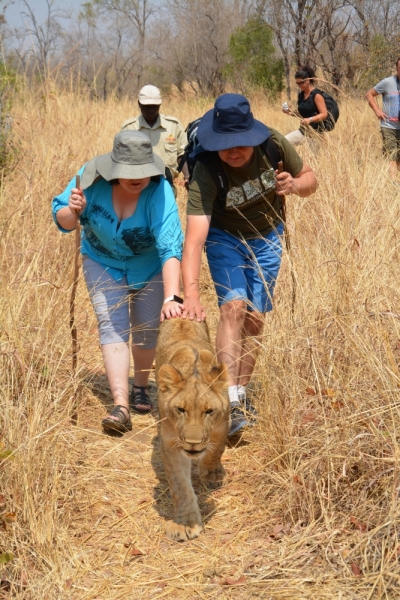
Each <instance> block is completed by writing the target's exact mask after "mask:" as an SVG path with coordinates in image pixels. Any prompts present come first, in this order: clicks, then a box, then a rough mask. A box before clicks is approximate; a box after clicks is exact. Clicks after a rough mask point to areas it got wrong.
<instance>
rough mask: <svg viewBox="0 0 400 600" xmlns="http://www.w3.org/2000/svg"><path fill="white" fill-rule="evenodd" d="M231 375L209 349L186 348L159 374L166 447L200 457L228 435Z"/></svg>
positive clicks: (163, 434)
mask: <svg viewBox="0 0 400 600" xmlns="http://www.w3.org/2000/svg"><path fill="white" fill-rule="evenodd" d="M227 387H228V373H227V369H226V366H225V365H224V364H223V363H218V362H217V361H216V360H215V358H214V357H213V355H212V353H211V352H210V351H209V350H205V349H202V350H199V351H197V350H195V349H194V348H192V347H190V346H183V347H181V348H179V350H177V351H176V352H175V353H174V354H173V356H172V357H171V359H170V360H169V361H168V364H164V365H162V367H161V368H160V370H159V373H158V389H159V409H160V417H161V420H162V421H161V429H162V436H163V441H164V444H167V445H168V446H170V447H172V446H173V447H175V448H176V447H177V446H180V448H181V449H182V450H183V451H184V452H185V454H186V455H187V456H190V457H191V458H200V456H201V455H202V454H203V453H204V451H205V450H206V449H207V447H208V446H209V445H210V444H218V443H224V442H225V438H226V435H227V432H228V421H229V400H228V394H227Z"/></svg>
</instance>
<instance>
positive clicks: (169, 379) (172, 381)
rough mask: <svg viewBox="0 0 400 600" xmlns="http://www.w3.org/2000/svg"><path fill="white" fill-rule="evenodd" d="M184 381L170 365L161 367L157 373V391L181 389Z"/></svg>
mask: <svg viewBox="0 0 400 600" xmlns="http://www.w3.org/2000/svg"><path fill="white" fill-rule="evenodd" d="M183 385H184V381H183V379H182V375H181V374H180V373H179V371H177V370H176V369H175V367H173V366H172V365H163V366H162V367H161V368H160V370H159V372H158V389H159V390H160V391H161V392H166V391H167V390H168V389H170V388H171V387H173V388H174V389H176V388H182V387H183Z"/></svg>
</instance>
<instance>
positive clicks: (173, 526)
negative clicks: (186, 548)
mask: <svg viewBox="0 0 400 600" xmlns="http://www.w3.org/2000/svg"><path fill="white" fill-rule="evenodd" d="M202 531H203V526H202V525H198V524H197V523H195V524H194V525H191V526H190V525H182V524H180V523H175V521H167V523H166V525H165V534H166V536H167V538H168V539H170V540H174V541H175V542H186V541H187V540H194V539H195V538H197V537H198V536H199V535H200V533H201V532H202Z"/></svg>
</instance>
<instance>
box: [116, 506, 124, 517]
mask: <svg viewBox="0 0 400 600" xmlns="http://www.w3.org/2000/svg"><path fill="white" fill-rule="evenodd" d="M115 514H116V515H117V517H123V516H124V514H125V513H124V511H123V510H121V509H120V508H117V510H116V511H115Z"/></svg>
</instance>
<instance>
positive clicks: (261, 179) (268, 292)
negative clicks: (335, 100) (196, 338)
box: [182, 94, 317, 435]
mask: <svg viewBox="0 0 400 600" xmlns="http://www.w3.org/2000/svg"><path fill="white" fill-rule="evenodd" d="M197 137H198V140H199V143H200V145H201V148H200V149H197V150H196V155H198V161H197V163H196V167H195V170H194V173H193V178H192V181H191V183H190V189H189V198H188V206H187V228H186V237H185V245H184V250H183V258H182V274H183V287H184V292H185V300H184V306H185V310H184V311H183V313H182V316H183V317H184V318H189V319H192V320H193V319H197V320H198V321H201V320H204V319H205V318H206V313H205V309H204V307H203V306H202V304H201V302H200V288H199V279H200V263H201V253H202V250H203V247H204V245H206V251H207V258H208V264H209V267H210V272H211V276H212V279H213V281H214V285H215V289H216V292H217V296H218V304H219V309H220V320H219V324H218V329H217V338H216V347H217V355H218V359H219V360H220V361H223V362H225V363H226V365H227V367H228V370H229V378H230V382H229V399H230V402H231V420H232V425H231V429H230V432H229V434H230V435H233V434H234V433H236V432H237V431H239V430H240V429H242V428H243V427H245V426H246V425H250V424H251V423H252V421H254V419H255V415H256V411H255V408H254V407H253V406H252V405H251V404H250V402H249V401H248V399H247V398H246V386H247V384H248V382H249V381H250V378H251V375H252V373H253V370H254V365H255V361H256V349H257V347H259V340H260V337H261V335H262V331H263V326H264V317H265V314H266V313H267V312H268V311H270V310H271V309H272V297H273V292H274V287H275V282H276V279H277V276H278V272H279V267H280V262H281V255H282V241H281V238H282V234H283V232H284V227H283V221H282V206H281V204H282V201H281V197H282V196H284V195H289V194H297V195H298V196H301V197H303V198H305V197H307V196H309V195H310V194H312V193H314V192H315V190H316V188H317V181H316V178H315V175H314V173H313V171H312V170H311V168H310V167H309V166H308V165H306V164H304V163H303V161H302V159H301V158H300V156H299V155H298V154H297V152H296V151H295V149H294V148H293V147H292V145H291V144H290V143H289V142H288V141H287V140H286V139H285V138H284V137H283V136H282V135H281V134H280V133H278V132H277V131H275V130H273V129H271V130H270V129H269V128H268V127H266V126H265V125H264V124H263V123H261V122H260V121H257V120H256V119H254V117H253V114H252V112H251V109H250V104H249V102H248V100H247V99H246V98H245V97H244V96H241V95H239V94H223V95H222V96H220V97H219V98H217V100H216V101H215V105H214V108H213V109H212V110H210V111H208V112H207V113H206V114H205V115H204V116H203V118H202V120H201V122H200V125H199V128H198V130H197ZM269 137H271V139H272V144H273V145H274V147H275V150H276V151H277V152H278V153H279V157H280V158H281V160H282V163H283V171H282V173H279V174H277V173H276V171H275V170H274V168H273V165H272V164H271V161H270V158H269V154H268V152H266V151H265V148H266V145H265V142H266V140H268V138H269ZM269 145H271V142H269ZM199 150H201V151H202V152H201V153H200V154H199ZM218 170H219V171H218ZM216 174H217V175H216ZM217 180H219V181H220V180H224V182H225V183H224V184H223V185H222V184H219V185H218V184H217V183H216V181H217Z"/></svg>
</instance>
